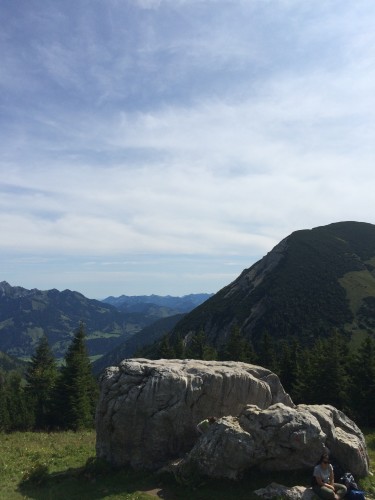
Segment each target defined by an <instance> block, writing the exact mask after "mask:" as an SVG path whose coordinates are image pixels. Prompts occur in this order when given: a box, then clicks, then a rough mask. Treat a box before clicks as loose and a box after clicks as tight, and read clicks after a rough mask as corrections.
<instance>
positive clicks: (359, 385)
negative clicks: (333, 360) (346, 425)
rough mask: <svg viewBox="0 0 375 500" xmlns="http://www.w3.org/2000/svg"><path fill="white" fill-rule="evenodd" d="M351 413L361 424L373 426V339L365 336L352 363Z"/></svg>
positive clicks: (374, 400)
mask: <svg viewBox="0 0 375 500" xmlns="http://www.w3.org/2000/svg"><path fill="white" fill-rule="evenodd" d="M350 393H351V403H352V404H351V413H352V414H353V416H354V417H355V418H357V419H358V420H359V421H360V422H361V424H362V425H365V426H375V341H374V340H373V339H372V338H371V337H366V338H365V340H364V341H363V342H362V344H361V346H360V348H359V350H358V353H357V355H356V357H355V359H354V361H353V363H352V371H351V391H350Z"/></svg>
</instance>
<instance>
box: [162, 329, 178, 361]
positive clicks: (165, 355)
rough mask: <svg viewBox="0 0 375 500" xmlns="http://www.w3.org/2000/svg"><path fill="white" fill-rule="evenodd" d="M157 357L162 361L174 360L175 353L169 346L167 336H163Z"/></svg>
mask: <svg viewBox="0 0 375 500" xmlns="http://www.w3.org/2000/svg"><path fill="white" fill-rule="evenodd" d="M159 357H160V358H162V359H175V358H176V353H175V350H174V349H173V347H172V346H171V345H170V344H169V339H168V335H164V337H163V338H162V340H161V343H160V347H159Z"/></svg>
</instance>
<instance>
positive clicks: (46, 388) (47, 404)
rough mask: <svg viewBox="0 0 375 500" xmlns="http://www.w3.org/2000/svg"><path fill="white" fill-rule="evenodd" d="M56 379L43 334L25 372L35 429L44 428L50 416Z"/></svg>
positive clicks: (26, 389)
mask: <svg viewBox="0 0 375 500" xmlns="http://www.w3.org/2000/svg"><path fill="white" fill-rule="evenodd" d="M56 379H57V368H56V363H55V358H54V356H53V354H52V352H51V349H50V346H49V343H48V340H47V337H45V336H43V337H42V339H41V340H40V342H39V345H38V347H37V349H36V351H35V354H34V355H33V357H32V359H31V363H30V366H29V369H28V370H27V372H26V381H27V385H26V388H25V392H26V396H27V400H28V403H29V405H30V406H31V407H32V409H33V413H34V418H35V424H34V426H35V428H36V429H46V428H48V426H49V425H50V423H51V418H52V397H53V390H54V387H55V383H56Z"/></svg>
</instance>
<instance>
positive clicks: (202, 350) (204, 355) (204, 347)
mask: <svg viewBox="0 0 375 500" xmlns="http://www.w3.org/2000/svg"><path fill="white" fill-rule="evenodd" d="M185 356H186V357H187V358H190V359H206V360H215V359H217V352H216V350H215V349H214V348H213V347H212V346H210V345H209V343H208V342H207V339H206V334H205V333H204V330H202V329H201V330H199V332H198V333H196V334H195V335H193V336H192V337H191V339H190V342H189V343H188V345H187V347H186V349H185Z"/></svg>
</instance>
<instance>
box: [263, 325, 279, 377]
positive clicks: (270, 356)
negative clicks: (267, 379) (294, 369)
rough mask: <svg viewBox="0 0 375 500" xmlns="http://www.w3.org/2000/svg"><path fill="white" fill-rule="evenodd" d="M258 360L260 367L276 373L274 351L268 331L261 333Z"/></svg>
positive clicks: (272, 341)
mask: <svg viewBox="0 0 375 500" xmlns="http://www.w3.org/2000/svg"><path fill="white" fill-rule="evenodd" d="M258 359H259V364H260V365H261V366H264V367H265V368H268V369H269V370H271V371H276V369H277V365H276V349H275V344H274V340H273V339H272V336H271V335H270V334H269V332H268V331H265V332H263V333H262V336H261V339H260V342H259V352H258Z"/></svg>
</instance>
